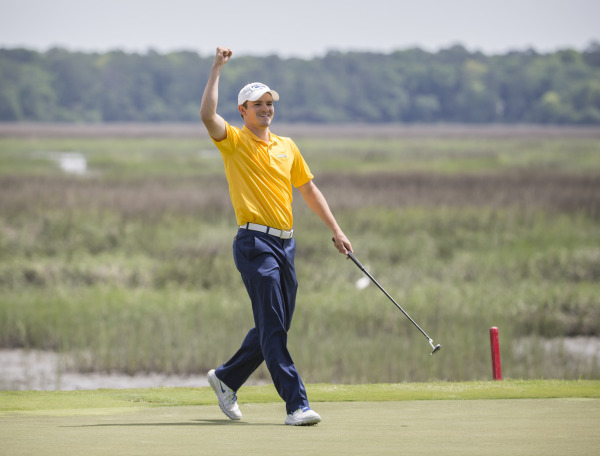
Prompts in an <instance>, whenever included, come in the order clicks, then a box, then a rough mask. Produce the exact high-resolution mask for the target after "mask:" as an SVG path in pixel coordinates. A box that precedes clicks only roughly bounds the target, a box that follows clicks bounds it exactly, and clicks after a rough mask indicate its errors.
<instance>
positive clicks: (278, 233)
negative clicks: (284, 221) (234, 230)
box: [240, 223, 294, 239]
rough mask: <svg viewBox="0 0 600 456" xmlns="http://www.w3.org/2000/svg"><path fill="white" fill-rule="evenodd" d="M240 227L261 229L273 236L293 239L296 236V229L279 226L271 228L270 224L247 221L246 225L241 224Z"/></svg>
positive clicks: (262, 231)
mask: <svg viewBox="0 0 600 456" xmlns="http://www.w3.org/2000/svg"><path fill="white" fill-rule="evenodd" d="M240 228H241V229H243V230H252V231H260V232H261V233H266V234H270V235H271V236H275V237H276V238H279V239H291V238H292V236H294V230H293V229H292V230H289V231H285V230H278V229H277V228H271V227H270V226H264V225H258V224H256V223H246V224H245V225H240Z"/></svg>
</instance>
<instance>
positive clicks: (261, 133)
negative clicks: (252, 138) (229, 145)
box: [246, 125, 270, 143]
mask: <svg viewBox="0 0 600 456" xmlns="http://www.w3.org/2000/svg"><path fill="white" fill-rule="evenodd" d="M246 128H247V129H248V130H250V131H251V132H252V133H254V134H255V135H256V136H257V137H258V138H259V139H261V140H263V141H264V142H266V143H268V142H269V139H270V132H269V127H264V128H260V127H255V126H249V125H246Z"/></svg>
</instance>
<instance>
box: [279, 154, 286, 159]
mask: <svg viewBox="0 0 600 456" xmlns="http://www.w3.org/2000/svg"><path fill="white" fill-rule="evenodd" d="M277 158H287V155H286V154H279V155H278V156H277Z"/></svg>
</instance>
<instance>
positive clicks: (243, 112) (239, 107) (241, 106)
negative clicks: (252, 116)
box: [238, 105, 246, 117]
mask: <svg viewBox="0 0 600 456" xmlns="http://www.w3.org/2000/svg"><path fill="white" fill-rule="evenodd" d="M238 111H239V112H240V114H241V115H242V117H244V114H246V108H244V105H239V106H238Z"/></svg>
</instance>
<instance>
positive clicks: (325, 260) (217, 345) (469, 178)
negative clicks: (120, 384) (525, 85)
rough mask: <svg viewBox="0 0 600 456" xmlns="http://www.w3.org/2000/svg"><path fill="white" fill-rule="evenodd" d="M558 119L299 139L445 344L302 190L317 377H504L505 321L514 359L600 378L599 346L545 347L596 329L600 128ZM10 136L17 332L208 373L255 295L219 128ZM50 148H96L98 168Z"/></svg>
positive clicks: (387, 274)
mask: <svg viewBox="0 0 600 456" xmlns="http://www.w3.org/2000/svg"><path fill="white" fill-rule="evenodd" d="M555 135H558V136H555V137H553V138H549V139H548V138H545V137H539V136H533V137H532V136H527V135H524V136H518V135H516V134H515V135H511V136H509V137H506V136H500V137H497V136H493V135H492V136H480V137H464V136H453V135H449V136H441V137H440V136H432V135H430V134H429V133H428V132H424V133H423V134H422V135H421V136H410V137H388V138H386V139H385V140H381V141H372V140H367V139H353V140H350V139H348V138H345V137H344V138H342V139H339V138H334V137H328V138H327V139H326V140H325V139H323V140H315V139H311V138H310V137H305V138H304V139H301V140H299V141H298V142H299V144H300V146H301V149H302V150H303V152H304V153H305V156H306V157H307V160H308V162H309V163H310V165H311V169H312V170H313V171H314V172H315V173H316V175H317V178H316V179H317V185H318V186H319V188H320V189H321V190H322V191H323V192H324V194H325V196H326V197H327V199H328V201H329V203H330V205H331V207H332V208H333V210H334V213H335V214H336V217H337V219H338V221H339V222H340V225H341V226H342V227H343V228H344V230H345V232H346V233H347V234H348V236H349V237H350V239H351V240H352V243H353V246H354V249H355V252H356V254H357V256H358V257H359V259H360V260H361V261H362V262H363V264H365V265H368V266H369V268H370V271H371V272H372V273H373V274H374V275H375V277H377V279H378V281H380V283H381V284H382V285H383V286H384V287H385V288H386V289H387V290H388V292H389V293H390V294H391V295H392V296H394V298H395V299H396V300H397V301H398V302H399V303H400V305H402V306H403V307H404V308H405V309H406V310H407V311H408V312H409V314H411V316H413V317H414V318H415V319H416V320H417V322H418V323H419V324H420V325H422V327H423V328H424V329H425V330H426V331H427V332H428V333H429V334H430V335H432V336H433V337H434V339H435V341H436V343H441V344H442V346H443V349H442V351H441V352H440V353H439V354H437V355H436V357H435V358H429V357H428V353H429V351H428V350H429V345H428V344H427V341H426V340H425V338H423V337H422V335H421V334H420V333H418V331H416V330H415V328H413V327H412V326H411V325H410V322H408V321H407V320H406V318H405V317H404V316H403V315H402V314H401V313H400V312H399V311H398V310H397V309H396V308H395V307H394V306H393V304H392V303H391V302H389V301H388V300H387V298H386V297H385V296H383V294H381V293H380V292H379V291H378V290H377V289H375V288H374V287H373V286H370V287H367V288H366V289H364V290H358V289H357V288H356V287H355V283H356V281H357V280H358V279H360V278H361V277H362V274H361V273H360V271H359V270H358V269H357V268H356V267H354V265H353V264H352V263H350V262H348V261H346V260H345V259H344V258H343V256H340V255H339V254H337V253H336V252H335V250H334V249H333V248H332V246H331V242H330V237H331V236H330V234H329V233H328V231H327V229H326V228H325V227H324V226H323V224H322V222H321V221H320V220H319V219H318V218H317V217H316V216H314V214H311V213H310V211H309V210H308V209H307V208H306V206H305V205H304V204H303V202H302V201H301V197H300V196H298V198H297V200H299V201H295V202H294V214H295V228H296V233H297V234H296V240H297V243H298V248H297V262H296V267H297V273H298V277H299V281H300V292H299V296H298V304H297V311H296V314H295V316H294V324H293V326H292V330H291V332H290V335H289V342H290V347H291V351H292V354H293V356H294V360H295V362H296V364H297V365H298V366H299V368H300V369H301V371H302V372H303V376H304V377H305V379H306V381H307V382H310V383H315V382H342V383H364V382H367V383H370V382H397V381H415V380H418V381H425V380H428V379H447V380H471V379H484V378H489V375H490V365H489V339H488V334H487V330H488V328H489V327H490V326H498V327H499V328H500V330H501V344H502V356H503V365H504V375H505V376H506V377H512V378H521V377H522V378H539V377H552V378H556V377H560V378H562V377H564V378H578V377H580V376H581V377H583V378H598V375H599V371H598V364H597V362H596V363H595V364H594V362H591V361H590V360H589V358H586V357H585V356H578V355H573V354H571V353H567V352H564V351H563V352H561V351H558V352H556V353H553V356H547V355H546V354H547V350H546V348H545V347H546V342H547V341H546V339H549V338H552V339H559V340H560V339H561V338H565V337H575V336H577V337H589V336H594V337H598V336H599V335H600V314H599V309H600V301H599V299H598V296H600V293H599V292H600V289H599V286H598V284H599V283H600V252H599V250H598V245H600V230H598V224H599V221H600V200H599V198H600V188H599V186H600V181H599V180H598V170H599V169H600V163H599V162H598V156H599V154H598V147H600V146H599V144H600V143H599V142H598V141H597V139H596V138H594V137H592V138H581V137H579V136H576V137H562V136H560V135H559V134H558V133H556V132H555ZM543 136H545V135H543ZM0 146H1V147H0V164H1V166H0V168H1V170H2V171H1V173H0V213H1V214H2V217H1V218H0V296H1V297H0V346H1V347H25V348H36V349H49V350H58V351H61V352H64V353H66V354H68V357H69V359H70V362H71V363H72V365H73V366H74V367H75V368H77V369H79V370H83V371H88V370H90V371H121V372H127V373H136V372H147V371H162V372H170V373H205V372H206V371H207V370H208V369H209V368H212V367H214V366H215V365H217V363H221V362H223V361H224V359H225V358H227V356H229V355H230V354H231V353H233V351H234V350H236V349H237V348H238V345H239V342H240V341H241V338H242V337H243V336H244V334H245V333H246V332H247V330H248V329H249V328H250V327H251V326H252V314H251V310H250V306H249V303H248V298H247V295H246V292H245V290H244V287H243V284H242V282H241V280H240V278H239V274H238V272H237V271H236V269H235V266H234V264H233V260H232V253H231V242H232V237H233V234H234V232H235V227H234V224H235V222H234V217H233V211H232V209H231V203H230V201H229V198H228V192H227V183H226V181H225V179H224V177H223V169H222V162H221V161H220V157H218V155H217V156H215V155H210V154H204V153H199V151H202V150H205V148H208V147H209V146H210V144H209V142H208V141H206V140H205V139H198V140H191V139H186V138H172V139H169V140H165V139H164V138H163V139H155V140H150V139H148V138H138V139H132V138H101V139H89V138H88V139H86V138H79V139H73V138H52V139H43V138H37V139H28V138H25V139H16V138H4V139H2V140H1V142H0ZM44 150H46V151H52V150H54V151H60V150H76V151H80V153H82V154H84V155H85V157H86V158H87V159H88V163H89V166H90V173H89V175H86V176H79V177H72V176H68V175H64V174H61V173H60V171H59V170H58V167H57V166H56V164H55V163H53V162H52V160H51V159H48V158H44V156H43V155H40V151H44ZM209 341H210V342H209ZM258 375H259V376H261V377H264V378H266V377H267V376H268V374H267V373H266V371H265V370H264V369H262V370H261V371H259V373H258Z"/></svg>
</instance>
